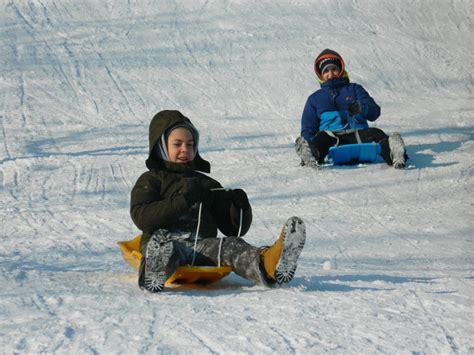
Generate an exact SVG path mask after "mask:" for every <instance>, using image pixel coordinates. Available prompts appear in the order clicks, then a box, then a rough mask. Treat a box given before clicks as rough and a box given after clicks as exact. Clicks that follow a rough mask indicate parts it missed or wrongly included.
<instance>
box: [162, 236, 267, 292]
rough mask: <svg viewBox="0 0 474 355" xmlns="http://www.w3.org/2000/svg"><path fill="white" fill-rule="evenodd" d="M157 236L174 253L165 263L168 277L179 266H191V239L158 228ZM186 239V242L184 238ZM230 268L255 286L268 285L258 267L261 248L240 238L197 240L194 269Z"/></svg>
mask: <svg viewBox="0 0 474 355" xmlns="http://www.w3.org/2000/svg"><path fill="white" fill-rule="evenodd" d="M153 234H154V235H156V234H158V240H160V244H161V243H173V254H172V256H171V258H170V261H169V262H168V266H167V274H168V275H171V274H172V273H173V272H174V271H175V270H176V268H178V267H179V266H185V265H191V264H192V262H193V255H194V240H193V239H191V238H189V237H186V236H183V235H180V236H179V235H176V233H170V232H169V231H168V230H165V229H159V230H157V231H156V232H155V233H153ZM184 238H186V239H184ZM219 248H220V265H222V266H230V267H232V269H233V271H234V272H235V273H236V274H237V275H239V276H241V277H243V278H245V279H248V280H250V281H253V282H255V283H256V284H257V285H264V286H268V282H267V279H266V277H265V276H264V272H262V270H261V267H260V259H261V256H260V248H257V247H255V246H252V245H250V244H249V243H247V242H246V241H245V240H243V239H242V238H237V237H226V238H223V239H222V244H221V239H220V238H204V239H199V240H198V241H197V243H196V252H195V253H196V254H195V255H194V266H217V265H218V264H219Z"/></svg>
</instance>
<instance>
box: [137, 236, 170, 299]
mask: <svg viewBox="0 0 474 355" xmlns="http://www.w3.org/2000/svg"><path fill="white" fill-rule="evenodd" d="M158 238H159V235H157V234H153V235H152V236H151V238H150V241H149V242H148V244H147V247H146V252H145V256H144V257H143V258H142V262H141V264H140V272H139V277H138V286H139V287H140V288H141V289H145V290H148V291H150V292H153V293H156V292H160V291H161V290H163V287H164V286H165V282H166V280H167V279H168V276H169V275H168V274H167V272H166V271H167V266H168V264H169V262H170V259H171V256H172V255H173V242H171V241H166V242H164V243H163V242H161V243H160V241H159V240H158Z"/></svg>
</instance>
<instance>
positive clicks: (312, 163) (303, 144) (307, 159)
mask: <svg viewBox="0 0 474 355" xmlns="http://www.w3.org/2000/svg"><path fill="white" fill-rule="evenodd" d="M295 149H296V154H298V156H299V157H300V159H301V162H300V166H309V167H311V168H317V167H318V166H319V164H318V162H317V161H316V159H315V158H314V155H313V153H312V152H311V147H310V146H309V144H308V142H307V141H306V139H304V138H303V137H298V138H296V141H295Z"/></svg>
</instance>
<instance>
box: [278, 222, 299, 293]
mask: <svg viewBox="0 0 474 355" xmlns="http://www.w3.org/2000/svg"><path fill="white" fill-rule="evenodd" d="M305 241H306V227H305V225H304V222H303V221H302V220H301V219H300V218H298V217H291V218H289V219H288V221H286V223H285V232H284V233H283V247H282V251H281V256H280V260H279V261H278V264H277V267H276V270H275V278H276V281H277V282H278V283H279V284H280V285H281V284H283V283H287V282H290V281H291V280H292V279H293V276H295V271H296V266H297V261H298V258H299V256H300V254H301V251H302V250H303V247H304V244H305Z"/></svg>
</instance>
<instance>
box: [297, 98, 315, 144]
mask: <svg viewBox="0 0 474 355" xmlns="http://www.w3.org/2000/svg"><path fill="white" fill-rule="evenodd" d="M318 132H319V118H318V114H317V111H316V105H315V100H314V99H313V95H311V96H310V97H308V100H307V101H306V104H305V106H304V109H303V115H302V116H301V136H302V137H303V138H304V139H306V141H307V142H308V143H311V141H312V140H313V138H314V136H315V135H316V133H318Z"/></svg>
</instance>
